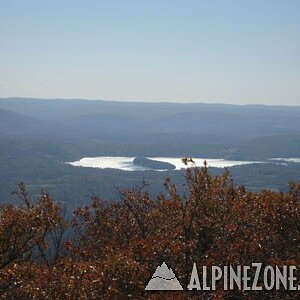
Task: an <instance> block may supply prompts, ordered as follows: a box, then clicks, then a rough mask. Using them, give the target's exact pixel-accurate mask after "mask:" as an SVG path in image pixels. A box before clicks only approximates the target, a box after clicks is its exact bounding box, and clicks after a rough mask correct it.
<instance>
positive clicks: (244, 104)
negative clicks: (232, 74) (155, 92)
mask: <svg viewBox="0 0 300 300" xmlns="http://www.w3.org/2000/svg"><path fill="white" fill-rule="evenodd" d="M0 99H1V100H10V99H20V100H22V99H23V100H42V101H52V100H56V101H57V100H67V101H72V100H73V101H102V102H115V103H137V104H138V103H141V104H143V103H144V104H183V105H185V104H186V105H191V104H207V105H231V106H276V107H280V106H287V107H300V104H299V105H293V104H266V103H232V102H219V101H216V102H201V101H199V102H194V101H192V102H187V101H173V100H170V101H169V100H132V99H130V100H128V99H122V100H120V99H118V100H117V99H113V100H112V99H96V98H68V97H66V98H64V97H55V98H39V97H27V96H26V97H22V96H11V97H0Z"/></svg>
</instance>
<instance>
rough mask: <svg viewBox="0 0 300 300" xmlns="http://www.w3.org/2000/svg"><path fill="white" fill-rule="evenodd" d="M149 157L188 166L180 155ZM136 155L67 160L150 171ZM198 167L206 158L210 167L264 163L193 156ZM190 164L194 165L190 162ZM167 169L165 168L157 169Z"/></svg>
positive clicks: (106, 166)
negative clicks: (139, 164)
mask: <svg viewBox="0 0 300 300" xmlns="http://www.w3.org/2000/svg"><path fill="white" fill-rule="evenodd" d="M147 158H148V159H152V160H156V161H161V162H167V163H170V164H172V165H174V166H175V167H176V170H180V169H184V168H186V167H187V166H185V165H184V164H183V162H182V161H181V158H179V157H147ZM133 160H134V157H126V156H97V157H83V158H81V159H80V160H77V161H73V162H67V164H69V165H72V166H75V167H86V168H99V169H107V168H111V169H119V170H124V171H148V170H152V169H150V168H145V167H142V166H137V165H134V164H133ZM193 160H194V162H195V164H194V166H196V167H201V166H203V163H204V160H206V162H207V164H208V166H209V167H216V168H225V167H233V166H239V165H249V164H255V163H262V162H261V161H242V160H226V159H213V158H193ZM189 166H192V165H191V164H189ZM156 171H165V170H163V169H162V170H156Z"/></svg>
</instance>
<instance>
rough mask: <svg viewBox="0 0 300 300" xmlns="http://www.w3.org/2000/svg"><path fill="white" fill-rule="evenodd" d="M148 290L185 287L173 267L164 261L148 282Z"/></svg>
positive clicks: (169, 289)
mask: <svg viewBox="0 0 300 300" xmlns="http://www.w3.org/2000/svg"><path fill="white" fill-rule="evenodd" d="M145 290H146V291H182V290H183V288H182V286H181V284H180V283H179V281H178V280H177V278H176V276H175V274H174V272H173V271H172V269H171V268H168V266H167V264H166V263H165V262H163V263H162V264H161V266H158V267H157V269H156V271H155V272H154V274H153V275H152V278H151V280H150V281H149V282H148V284H147V286H146V288H145Z"/></svg>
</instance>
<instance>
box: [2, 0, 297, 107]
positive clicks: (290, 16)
mask: <svg viewBox="0 0 300 300" xmlns="http://www.w3.org/2000/svg"><path fill="white" fill-rule="evenodd" d="M0 41H1V43H0V47H1V55H0V97H11V96H27V97H42V98H54V97H56V98H88V99H107V100H134V101H141V100H145V101H172V102H223V103H240V104H245V103H266V104H297V105H300V1H299V0H181V1H178V0H169V1H168V0H150V1H149V0H126V1H125V0H120V1H114V0H109V1H101V0H81V1H79V0H43V1H41V0H0Z"/></svg>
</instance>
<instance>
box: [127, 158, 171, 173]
mask: <svg viewBox="0 0 300 300" xmlns="http://www.w3.org/2000/svg"><path fill="white" fill-rule="evenodd" d="M133 164H134V165H136V166H141V167H145V168H149V169H154V170H175V169H176V167H175V166H174V165H172V164H170V163H167V162H163V161H157V160H152V159H149V158H146V157H135V158H134V160H133Z"/></svg>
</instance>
